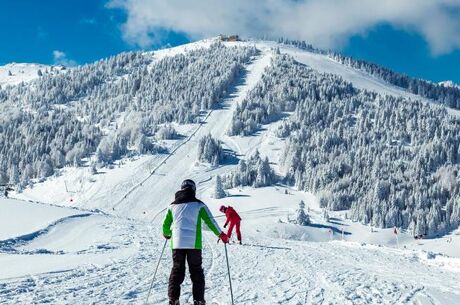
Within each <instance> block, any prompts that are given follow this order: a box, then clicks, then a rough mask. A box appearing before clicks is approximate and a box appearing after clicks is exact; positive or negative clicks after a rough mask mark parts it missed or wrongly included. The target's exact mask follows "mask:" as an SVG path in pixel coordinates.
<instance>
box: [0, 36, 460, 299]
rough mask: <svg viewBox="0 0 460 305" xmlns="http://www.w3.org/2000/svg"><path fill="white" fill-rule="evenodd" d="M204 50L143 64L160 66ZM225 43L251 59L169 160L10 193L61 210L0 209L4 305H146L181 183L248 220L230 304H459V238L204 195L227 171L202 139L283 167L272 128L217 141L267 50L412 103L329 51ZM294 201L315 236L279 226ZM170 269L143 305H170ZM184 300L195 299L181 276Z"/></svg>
mask: <svg viewBox="0 0 460 305" xmlns="http://www.w3.org/2000/svg"><path fill="white" fill-rule="evenodd" d="M210 43H212V40H206V41H202V42H197V43H194V44H189V45H185V46H180V47H176V48H172V49H165V50H160V51H156V52H153V54H152V56H153V57H154V58H157V59H160V58H162V57H164V56H173V55H175V54H178V53H182V52H187V51H188V50H191V49H194V48H198V47H207V46H208V45H210ZM226 44H228V45H238V44H242V45H256V46H257V48H258V49H259V50H260V54H259V55H258V56H257V57H255V58H254V59H253V60H252V62H251V63H250V64H249V65H248V66H247V67H246V71H245V73H243V74H242V75H241V78H240V79H239V80H238V82H237V84H236V85H235V87H234V88H233V89H232V90H231V91H230V92H228V95H227V96H226V97H225V98H224V99H223V100H222V101H221V103H220V105H221V107H220V108H218V109H214V110H212V111H210V112H208V113H205V114H203V117H202V122H201V123H200V124H191V125H187V126H181V127H180V130H181V134H183V135H184V138H182V139H180V140H176V141H171V142H170V143H169V145H170V146H169V147H170V151H171V153H170V154H164V155H155V156H141V157H139V158H136V159H131V160H122V162H120V163H119V164H117V166H115V168H112V169H103V170H101V172H100V173H98V174H97V175H91V174H90V172H89V170H88V169H87V168H66V170H65V171H64V173H63V174H62V175H61V176H59V177H53V178H50V179H48V180H47V181H45V182H43V183H39V184H37V185H35V186H34V188H33V189H26V190H25V191H24V192H23V193H22V194H14V196H15V197H17V198H19V199H23V200H30V199H32V200H36V201H41V202H47V203H52V204H58V205H61V206H66V207H56V206H51V205H47V204H38V203H31V202H27V201H20V200H5V199H1V200H0V234H3V235H0V236H1V237H0V270H1V272H0V304H144V302H145V298H146V296H147V290H148V287H149V285H150V281H151V276H152V272H153V269H154V267H155V265H156V262H157V261H158V259H159V255H160V252H161V249H162V247H163V245H164V240H163V238H162V237H161V231H160V228H161V220H162V216H163V213H164V209H165V208H166V207H167V205H168V204H169V203H170V202H171V201H172V200H173V196H174V192H175V191H177V189H178V188H179V185H180V183H181V181H182V180H183V179H185V178H192V179H194V180H195V181H196V182H198V197H199V198H201V199H203V200H204V201H205V202H206V203H207V204H208V205H209V207H210V209H211V211H212V212H213V213H214V215H215V216H216V220H217V221H218V222H219V223H220V224H221V225H222V224H223V222H224V219H223V217H222V214H220V213H219V212H218V209H219V206H220V205H222V204H227V205H232V206H234V207H235V208H236V209H237V211H239V212H240V213H241V216H242V218H243V222H242V231H243V241H244V243H245V245H243V246H240V245H235V244H231V245H229V246H228V252H229V260H230V266H231V276H232V280H233V288H234V296H235V304H239V305H252V304H260V305H266V304H287V305H289V304H292V305H299V304H365V305H369V304H414V305H415V304H424V305H425V304H443V305H457V304H459V301H458V300H460V234H458V233H459V232H453V233H452V234H451V235H449V236H446V237H443V238H440V239H434V240H424V241H422V242H416V241H414V240H413V239H412V238H411V237H410V236H409V235H408V234H405V233H403V234H401V235H400V236H399V240H398V242H397V240H396V238H395V236H394V234H393V233H392V230H391V229H385V230H381V229H374V230H372V232H371V230H370V228H369V227H367V226H363V225H361V224H358V223H353V222H351V221H349V220H346V219H345V217H344V214H343V213H341V212H337V213H331V215H330V216H331V219H330V221H329V222H327V221H325V220H323V219H322V217H321V209H320V207H319V204H318V202H317V199H316V198H315V196H313V195H312V194H309V193H305V192H300V191H297V190H295V189H291V188H288V187H286V186H282V185H277V186H273V187H267V188H261V189H252V188H241V189H232V190H229V196H228V197H226V198H223V199H219V200H217V199H213V198H212V196H211V193H212V188H213V186H214V177H215V175H217V174H223V173H225V172H227V171H229V170H231V169H232V168H233V167H234V164H232V163H230V164H224V165H222V166H219V167H217V168H213V167H211V166H209V165H207V164H201V163H199V162H197V156H196V146H197V143H198V141H199V140H200V139H201V137H203V136H205V135H207V134H209V133H211V134H212V135H213V136H214V137H217V138H219V139H220V140H222V141H223V143H224V147H225V149H228V150H231V151H232V152H234V153H235V154H236V155H237V156H238V157H239V158H246V157H248V156H250V154H251V153H253V152H254V151H255V150H256V149H259V151H260V152H261V154H262V155H264V156H268V157H269V159H270V161H271V162H272V165H273V166H274V168H275V169H278V164H277V162H278V158H279V154H280V151H281V147H282V145H283V143H282V141H281V140H280V139H279V138H277V137H276V136H275V135H274V130H276V127H277V124H278V123H273V124H271V125H270V126H266V128H265V129H264V130H263V131H261V132H260V133H258V134H257V135H256V136H252V137H230V136H228V135H227V134H226V131H227V127H228V126H229V124H230V122H231V118H232V113H233V110H234V109H235V107H236V105H237V104H238V103H240V102H241V101H242V100H243V99H244V98H245V96H246V94H247V93H248V92H249V91H250V90H251V89H252V88H253V87H254V86H255V84H256V83H257V82H258V80H260V78H261V77H262V75H263V72H264V69H265V68H266V67H267V66H269V65H270V60H271V57H272V56H273V48H274V47H279V48H280V51H281V52H282V53H283V52H286V53H289V54H291V55H293V56H294V57H295V58H296V59H297V60H298V61H300V62H302V63H304V64H307V65H309V66H310V67H312V68H313V69H315V70H318V71H320V72H327V73H334V74H338V75H341V76H342V77H343V78H344V79H346V80H348V81H350V82H352V83H353V84H354V85H355V86H357V87H358V88H363V89H368V90H373V91H377V92H380V93H384V94H392V95H398V96H405V97H412V98H420V97H417V96H412V95H411V94H409V93H407V92H405V91H403V90H400V89H398V88H396V87H394V86H391V85H388V84H385V83H384V82H382V81H380V80H378V79H375V78H372V77H370V76H368V75H366V74H365V73H362V72H360V71H356V70H353V69H352V68H349V67H345V66H343V65H341V64H339V63H337V62H335V61H333V60H331V59H329V58H328V57H326V56H324V55H320V54H315V53H310V52H307V51H300V50H298V49H295V48H293V47H289V46H283V45H278V44H276V43H268V42H257V41H256V42H229V43H226ZM300 200H303V201H304V202H305V203H306V205H307V207H308V209H309V211H310V212H309V213H310V215H311V217H312V220H313V225H311V226H307V227H300V226H297V225H294V224H291V223H289V222H288V219H290V218H293V215H294V214H295V210H296V209H297V207H298V203H299V202H300ZM67 206H74V207H78V209H69V208H68V207H67ZM93 209H97V210H93ZM342 232H343V233H342ZM204 235H205V236H204V239H205V240H204V250H203V255H204V260H203V266H204V269H205V275H206V287H207V290H206V298H207V301H208V303H209V304H218V305H223V304H225V305H226V304H230V299H229V296H230V295H229V291H228V275H227V269H226V263H225V253H224V247H223V245H222V244H218V243H216V237H215V236H214V235H213V234H212V233H211V232H209V231H205V234H204ZM449 238H451V240H450V242H448V241H449ZM170 268H171V253H170V251H169V249H167V250H166V252H165V256H164V257H163V258H162V260H161V264H160V268H159V270H158V275H157V279H156V281H155V283H154V285H153V291H152V295H151V298H150V302H149V303H148V304H157V305H160V304H161V305H163V304H166V303H167V282H168V277H169V271H170ZM182 301H183V302H186V303H185V304H191V303H192V301H193V300H192V297H191V285H190V280H189V279H186V281H185V283H184V287H183V294H182Z"/></svg>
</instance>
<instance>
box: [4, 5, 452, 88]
mask: <svg viewBox="0 0 460 305" xmlns="http://www.w3.org/2000/svg"><path fill="white" fill-rule="evenodd" d="M0 29H1V30H0V49H1V50H2V52H0V64H4V63H7V62H12V61H15V62H41V63H62V64H67V65H75V64H82V63H87V62H92V61H94V60H97V59H99V58H102V57H107V56H109V55H112V54H117V53H119V52H121V51H125V50H137V49H156V48H159V47H164V46H168V45H171V46H174V45H178V44H182V43H185V42H187V41H193V40H197V39H201V38H204V37H209V36H214V35H217V34H219V33H238V34H240V35H242V36H245V37H266V38H275V39H276V38H278V37H288V38H292V39H301V40H306V41H308V42H309V43H312V44H313V45H314V46H316V47H320V48H327V49H334V50H337V51H341V52H343V53H345V54H347V55H351V56H354V57H357V58H361V59H366V60H369V61H372V62H375V63H379V64H382V65H385V66H388V67H390V68H392V69H394V70H397V71H400V72H405V73H407V74H410V75H413V76H416V77H422V78H427V79H431V80H434V81H440V80H445V79H452V80H454V81H456V82H457V83H460V73H459V72H458V71H459V70H460V0H379V1H377V0H231V1H230V0H229V1H227V0H220V1H216V0H193V1H189V0H188V1H187V0H167V1H165V0H104V1H103V0H66V1H64V0H47V1H42V0H29V1H16V0H4V1H1V2H0Z"/></svg>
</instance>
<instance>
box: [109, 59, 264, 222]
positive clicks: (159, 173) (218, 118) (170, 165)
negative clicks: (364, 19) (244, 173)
mask: <svg viewBox="0 0 460 305" xmlns="http://www.w3.org/2000/svg"><path fill="white" fill-rule="evenodd" d="M271 56H272V54H271V52H270V51H265V52H262V53H261V54H259V55H258V56H257V57H256V58H254V59H253V61H252V62H251V63H250V64H249V65H248V66H247V67H246V72H245V73H243V75H242V76H241V78H240V81H239V82H238V83H237V85H236V87H235V89H234V90H233V91H232V92H230V93H229V94H228V96H227V97H226V98H224V100H223V101H222V102H221V103H220V107H219V108H217V109H213V110H212V111H210V112H209V113H208V115H207V117H206V118H205V119H204V120H203V122H202V123H201V124H200V125H199V126H198V128H196V129H195V131H194V132H193V133H192V134H191V135H190V136H189V137H188V138H187V139H186V140H184V141H183V142H182V143H181V144H180V145H179V146H177V147H176V148H175V149H174V150H173V151H172V152H171V153H170V154H169V155H168V156H167V157H166V158H165V159H164V160H163V161H161V162H160V164H158V165H157V167H156V168H155V169H154V170H153V171H152V174H151V175H149V176H148V177H147V178H145V179H143V180H142V181H141V182H140V183H139V184H138V185H137V186H135V187H134V188H132V189H131V190H129V191H128V193H126V194H125V195H124V196H123V198H121V199H120V200H119V201H118V202H117V203H116V204H115V211H114V212H115V213H117V214H120V215H124V216H128V217H132V218H147V219H152V217H153V215H154V214H155V212H154V210H156V211H158V210H161V209H162V208H164V207H166V206H167V205H168V204H169V203H170V202H171V201H172V199H173V195H174V193H175V191H177V189H178V188H179V186H180V182H181V181H182V180H183V179H185V178H192V179H194V180H195V181H206V180H209V177H210V173H208V172H206V171H203V170H202V169H200V168H195V162H196V159H197V158H196V147H197V143H198V141H199V140H200V139H201V138H202V137H203V136H205V135H207V134H209V133H210V134H212V135H213V136H214V137H216V138H220V139H221V138H223V139H224V141H225V137H224V135H225V134H226V132H227V129H228V126H229V125H230V123H231V120H232V115H233V111H234V109H235V108H236V106H237V104H238V103H240V102H241V101H242V100H243V99H244V98H245V97H246V95H247V93H248V92H249V90H251V89H252V88H253V87H254V86H255V85H256V83H257V82H258V81H259V80H260V78H261V77H262V74H263V72H264V70H265V68H266V67H267V66H268V65H269V64H270V58H271ZM226 144H227V146H229V147H231V148H232V147H233V144H232V142H231V141H228V143H226ZM229 168H230V167H229V166H227V167H221V168H220V169H219V170H220V171H222V170H228V169H229ZM200 189H202V187H201V186H200V185H198V192H199V191H200ZM143 212H146V213H145V214H143Z"/></svg>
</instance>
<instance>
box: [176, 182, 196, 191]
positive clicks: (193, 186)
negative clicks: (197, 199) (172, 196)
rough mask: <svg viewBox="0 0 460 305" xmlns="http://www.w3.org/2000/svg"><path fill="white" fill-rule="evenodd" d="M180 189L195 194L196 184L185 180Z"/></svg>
mask: <svg viewBox="0 0 460 305" xmlns="http://www.w3.org/2000/svg"><path fill="white" fill-rule="evenodd" d="M180 188H181V189H183V190H185V189H191V190H192V191H194V192H196V184H195V182H194V181H193V180H191V179H186V180H184V181H182V185H181V187H180Z"/></svg>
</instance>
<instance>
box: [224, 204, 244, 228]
mask: <svg viewBox="0 0 460 305" xmlns="http://www.w3.org/2000/svg"><path fill="white" fill-rule="evenodd" d="M225 216H226V217H227V221H226V222H225V226H227V224H228V223H229V222H230V223H234V222H239V221H241V217H240V215H238V213H237V212H236V211H235V209H234V208H232V207H227V210H226V211H225Z"/></svg>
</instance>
